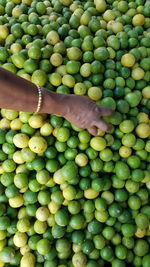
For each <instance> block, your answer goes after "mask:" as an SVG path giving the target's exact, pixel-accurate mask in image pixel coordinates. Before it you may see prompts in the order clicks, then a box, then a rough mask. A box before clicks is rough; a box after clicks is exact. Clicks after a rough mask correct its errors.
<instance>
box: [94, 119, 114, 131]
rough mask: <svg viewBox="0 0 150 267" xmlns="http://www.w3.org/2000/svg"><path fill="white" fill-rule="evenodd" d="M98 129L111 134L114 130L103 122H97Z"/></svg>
mask: <svg viewBox="0 0 150 267" xmlns="http://www.w3.org/2000/svg"><path fill="white" fill-rule="evenodd" d="M96 127H97V128H100V129H101V130H103V131H105V132H109V131H111V129H112V126H111V125H110V124H108V123H107V122H105V121H103V120H98V121H96Z"/></svg>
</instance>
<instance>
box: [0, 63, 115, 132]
mask: <svg viewBox="0 0 150 267" xmlns="http://www.w3.org/2000/svg"><path fill="white" fill-rule="evenodd" d="M37 103H38V90H37V87H36V85H35V84H33V83H31V82H29V81H27V80H25V79H23V78H21V77H19V76H17V75H15V74H13V73H11V72H9V71H7V70H5V69H3V68H1V67H0V107H1V108H5V109H11V110H19V111H25V112H35V110H36V108H37ZM39 113H49V114H50V113H53V114H57V115H59V116H62V117H64V118H65V119H67V120H68V121H69V122H71V123H72V124H74V125H75V126H77V127H78V128H81V129H87V130H88V131H89V133H91V134H92V135H96V134H97V129H98V128H100V129H102V130H103V131H110V130H111V126H110V125H109V124H108V123H106V122H104V121H103V120H102V118H101V117H103V116H110V115H111V114H112V110H111V109H109V108H106V107H100V106H98V105H96V104H95V102H94V101H92V100H91V99H90V98H89V97H87V96H79V95H72V94H70V95H69V94H57V93H55V92H51V91H49V90H47V89H46V88H43V87H42V105H41V109H40V111H39Z"/></svg>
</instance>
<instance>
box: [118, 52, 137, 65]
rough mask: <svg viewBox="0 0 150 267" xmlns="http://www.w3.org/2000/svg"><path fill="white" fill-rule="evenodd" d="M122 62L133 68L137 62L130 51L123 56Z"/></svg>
mask: <svg viewBox="0 0 150 267" xmlns="http://www.w3.org/2000/svg"><path fill="white" fill-rule="evenodd" d="M121 64H122V65H123V66H124V67H129V68H131V67H133V65H134V64H135V57H134V56H133V55H132V54H130V53H127V54H125V55H123V56H122V58H121Z"/></svg>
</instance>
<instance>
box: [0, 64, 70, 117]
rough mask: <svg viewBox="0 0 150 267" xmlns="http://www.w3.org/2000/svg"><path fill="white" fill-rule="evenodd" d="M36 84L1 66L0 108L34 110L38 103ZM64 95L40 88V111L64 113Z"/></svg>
mask: <svg viewBox="0 0 150 267" xmlns="http://www.w3.org/2000/svg"><path fill="white" fill-rule="evenodd" d="M38 97H39V96H38V90H37V86H36V85H35V84H33V83H31V82H29V81H27V80H25V79H23V78H21V77H19V76H17V75H15V74H13V73H11V72H9V71H7V70H5V69H3V68H0V108H6V109H12V110H18V111H26V112H35V110H36V108H37V104H38ZM63 98H65V96H63V95H61V94H56V93H54V92H50V91H49V90H47V89H45V88H42V104H41V109H40V113H55V114H58V115H62V116H63V115H64V113H65V111H64V108H63V104H62V102H63Z"/></svg>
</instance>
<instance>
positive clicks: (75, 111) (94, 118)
mask: <svg viewBox="0 0 150 267" xmlns="http://www.w3.org/2000/svg"><path fill="white" fill-rule="evenodd" d="M65 99H66V101H65V103H64V104H65V106H66V113H65V115H64V118H65V119H67V120H68V121H69V122H71V123H72V124H74V125H75V126H77V127H78V128H80V129H87V130H88V131H89V133H90V134H92V135H96V134H97V129H98V128H100V129H102V130H103V131H110V130H111V125H109V124H108V123H106V122H104V121H103V120H102V119H101V117H102V116H110V115H112V113H113V111H112V110H111V109H110V108H107V107H100V106H98V105H96V103H95V102H94V101H92V100H91V99H90V98H89V97H87V96H79V95H67V96H66V98H65Z"/></svg>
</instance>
